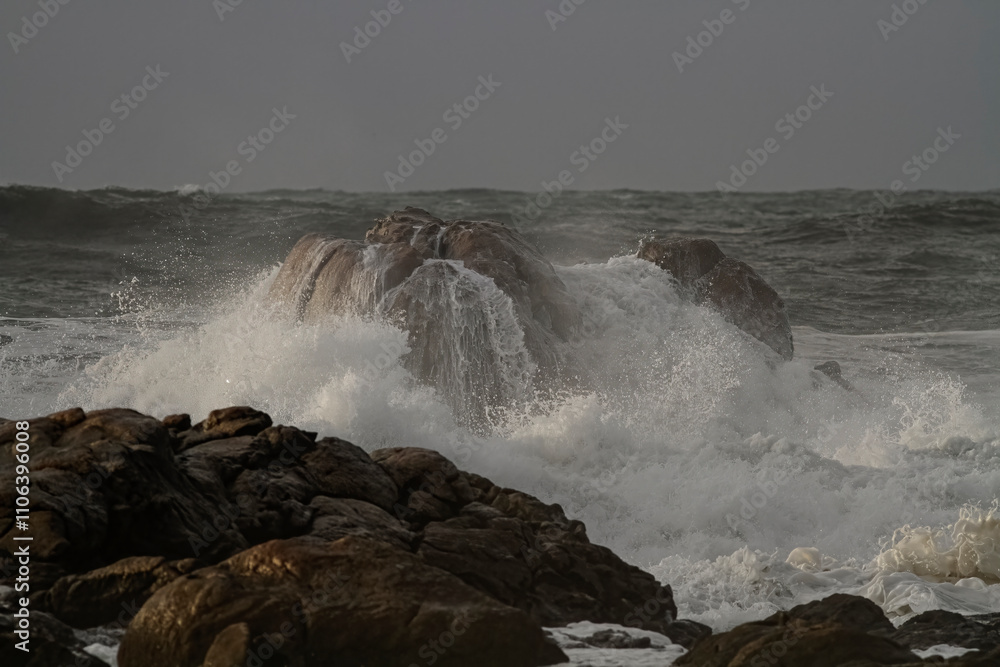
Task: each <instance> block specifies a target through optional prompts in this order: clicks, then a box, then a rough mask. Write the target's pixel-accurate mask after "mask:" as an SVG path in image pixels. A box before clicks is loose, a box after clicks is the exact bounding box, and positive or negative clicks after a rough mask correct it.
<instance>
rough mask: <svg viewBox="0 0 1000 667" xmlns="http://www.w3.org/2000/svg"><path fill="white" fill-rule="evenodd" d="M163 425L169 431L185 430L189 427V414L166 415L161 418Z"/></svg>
mask: <svg viewBox="0 0 1000 667" xmlns="http://www.w3.org/2000/svg"><path fill="white" fill-rule="evenodd" d="M163 425H164V426H166V427H167V429H168V430H170V431H186V430H188V429H189V428H191V415H189V414H177V415H167V416H166V417H164V418H163Z"/></svg>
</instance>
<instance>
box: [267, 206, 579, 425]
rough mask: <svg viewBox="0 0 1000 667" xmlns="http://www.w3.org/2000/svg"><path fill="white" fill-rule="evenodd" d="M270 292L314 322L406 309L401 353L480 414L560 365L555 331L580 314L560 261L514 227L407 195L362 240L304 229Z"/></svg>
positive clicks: (465, 416)
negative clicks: (445, 214)
mask: <svg viewBox="0 0 1000 667" xmlns="http://www.w3.org/2000/svg"><path fill="white" fill-rule="evenodd" d="M269 300H270V301H271V302H272V303H274V304H277V305H278V306H279V307H280V308H282V309H284V310H285V311H286V312H290V313H293V314H294V315H295V316H296V317H298V318H299V319H303V320H305V321H309V322H318V321H322V320H323V319H324V318H326V317H328V316H330V315H331V314H335V313H359V314H363V315H371V314H382V315H387V316H391V317H398V318H402V320H403V324H404V325H405V327H406V329H407V330H408V332H409V334H410V338H409V345H410V348H411V349H410V350H409V352H408V353H407V354H405V356H404V363H406V364H407V367H408V368H409V369H410V370H411V372H413V373H414V374H415V375H416V376H417V377H419V378H421V379H422V380H423V381H425V382H428V383H430V384H432V385H434V386H436V387H437V388H438V389H439V390H441V392H442V394H443V395H444V396H445V397H446V398H448V399H449V400H451V401H452V403H453V405H452V407H453V408H454V410H455V412H456V415H457V416H458V417H459V419H460V420H462V421H463V422H464V423H468V424H472V425H476V424H480V423H483V422H485V421H488V420H487V416H488V413H489V411H490V410H496V409H502V408H504V407H510V406H512V405H515V404H516V402H517V401H518V400H522V399H523V396H525V395H528V394H530V391H529V390H530V388H531V384H532V382H533V381H535V380H539V381H543V382H544V381H549V380H551V379H552V378H555V377H557V375H558V373H557V371H558V369H559V368H561V366H562V365H563V358H562V354H563V353H562V351H561V350H560V347H559V343H560V342H562V341H566V340H567V339H568V337H569V334H570V332H571V331H573V330H574V329H575V328H576V327H578V325H579V323H580V316H579V313H578V310H577V306H576V303H575V301H574V300H573V298H572V297H571V296H570V295H569V293H568V292H567V290H566V287H565V285H564V284H563V282H562V281H561V280H560V279H559V277H558V276H557V275H556V273H555V270H554V269H553V267H552V265H551V264H550V263H549V262H548V261H547V260H546V259H545V258H544V257H542V255H541V254H540V253H539V252H538V251H537V250H535V249H534V248H533V247H531V245H530V244H528V243H527V241H525V240H524V238H523V237H521V235H520V234H518V233H517V232H516V231H515V230H513V229H511V228H509V227H506V226H504V225H502V224H500V223H497V222H489V221H464V220H452V221H447V222H446V221H443V220H441V219H439V218H436V217H434V216H433V215H431V214H430V213H428V212H426V211H423V210H421V209H416V208H411V207H408V208H406V209H405V210H403V211H396V212H394V213H392V214H391V215H389V216H388V217H387V218H384V219H382V220H379V221H377V222H376V224H375V225H374V226H373V227H372V228H371V229H369V230H368V232H367V234H366V235H365V241H364V242H360V241H348V240H344V239H337V238H332V237H327V236H322V235H318V234H309V235H306V236H305V237H303V238H302V239H301V240H300V241H299V242H298V243H297V244H296V245H295V247H294V248H293V249H292V251H291V252H290V253H289V255H288V257H287V259H286V260H285V262H284V264H283V265H282V267H281V270H280V271H279V273H278V275H277V276H276V277H275V280H274V283H273V285H272V288H271V290H270V293H269ZM498 330H499V333H498ZM522 344H523V345H522ZM400 351H401V352H402V350H400ZM536 373H537V374H538V376H537V377H536Z"/></svg>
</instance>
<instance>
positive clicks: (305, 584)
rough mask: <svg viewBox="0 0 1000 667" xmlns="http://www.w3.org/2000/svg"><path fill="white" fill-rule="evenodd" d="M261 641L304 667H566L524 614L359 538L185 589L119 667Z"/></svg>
mask: <svg viewBox="0 0 1000 667" xmlns="http://www.w3.org/2000/svg"><path fill="white" fill-rule="evenodd" d="M234 624H243V625H245V628H242V627H237V628H235V629H234V628H232V626H233V625H234ZM248 637H249V638H251V639H250V642H248V641H247V638H248ZM255 641H256V643H257V645H258V646H260V647H263V646H268V647H269V648H270V649H271V650H272V654H273V655H276V656H280V661H279V662H278V664H282V663H284V664H288V663H292V664H297V665H301V666H303V667H309V666H310V665H317V666H319V665H329V664H338V665H358V666H360V665H364V664H377V665H385V666H387V667H391V666H393V665H400V666H408V665H410V664H413V663H424V662H426V661H427V660H428V656H430V655H433V656H434V658H435V660H434V662H435V664H437V665H440V666H442V667H447V666H448V665H468V664H476V665H486V666H489V665H496V666H501V665H512V666H514V665H516V666H519V667H520V666H524V665H541V664H552V663H553V662H555V661H560V660H565V656H563V655H561V651H558V649H553V648H552V647H551V646H547V645H546V640H545V637H544V635H543V633H542V630H541V628H539V627H538V626H537V625H535V624H534V623H533V622H532V621H531V619H529V618H528V616H527V615H526V614H524V613H523V612H521V611H519V610H517V609H513V608H511V607H508V606H506V605H503V604H500V603H499V602H497V601H495V600H493V599H492V598H490V597H488V596H486V595H483V594H482V593H480V592H478V591H476V590H475V589H473V588H471V587H469V586H468V585H466V584H464V583H462V581H460V580H459V579H458V578H457V577H454V576H453V575H450V574H447V573H445V572H443V571H441V570H439V569H437V568H435V567H431V566H429V565H427V564H425V563H424V562H423V561H422V560H421V559H419V558H418V557H417V556H414V555H413V554H411V553H408V552H405V551H402V550H399V549H396V548H393V547H391V546H388V545H386V544H383V543H381V542H375V541H371V540H365V539H362V538H355V537H347V538H343V539H341V540H338V541H336V542H323V541H321V540H314V539H311V538H296V539H292V540H284V541H275V542H268V543H266V544H263V545H260V546H257V547H253V548H251V549H249V550H247V551H245V552H243V553H241V554H239V555H237V556H235V557H233V558H231V559H229V560H227V561H225V562H223V563H220V564H219V565H218V566H215V567H212V568H207V569H205V570H201V571H199V572H196V573H195V574H194V575H192V576H189V577H184V578H181V579H178V580H175V581H174V582H173V583H171V584H169V585H167V586H166V587H165V588H163V589H161V590H160V591H159V592H157V593H156V594H155V595H154V596H153V598H152V599H150V601H149V602H148V603H147V604H146V605H145V606H144V607H143V609H142V610H141V611H140V612H139V615H138V616H137V617H136V618H135V620H134V621H133V622H132V624H131V625H130V626H129V629H128V631H127V632H126V634H125V637H124V640H123V641H122V645H121V649H120V650H119V653H118V660H119V664H120V665H121V667H133V666H140V665H141V666H143V667H158V666H160V665H162V666H163V667H187V666H191V667H194V666H197V665H201V664H202V662H203V661H204V660H205V658H206V655H207V654H208V653H209V651H210V650H211V651H212V652H213V660H216V659H217V658H216V657H215V656H216V655H220V654H225V655H228V656H232V655H234V653H238V651H239V649H240V648H242V647H244V646H247V645H248V643H253V642H255ZM233 647H235V648H233Z"/></svg>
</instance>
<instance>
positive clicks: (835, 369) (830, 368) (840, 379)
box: [813, 361, 854, 391]
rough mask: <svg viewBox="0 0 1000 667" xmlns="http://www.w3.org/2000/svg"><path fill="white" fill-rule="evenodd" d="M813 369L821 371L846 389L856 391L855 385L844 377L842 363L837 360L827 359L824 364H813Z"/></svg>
mask: <svg viewBox="0 0 1000 667" xmlns="http://www.w3.org/2000/svg"><path fill="white" fill-rule="evenodd" d="M813 370H814V371H819V372H820V373H822V374H823V375H825V376H827V377H828V378H830V379H831V380H833V381H834V382H836V383H837V384H839V385H840V386H841V387H843V388H844V389H846V390H848V391H854V387H852V386H851V383H850V382H848V381H847V380H845V379H844V375H843V373H842V372H841V370H840V364H838V363H837V362H836V361H826V362H823V363H822V364H817V365H815V366H813Z"/></svg>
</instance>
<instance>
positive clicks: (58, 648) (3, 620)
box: [0, 606, 93, 667]
mask: <svg viewBox="0 0 1000 667" xmlns="http://www.w3.org/2000/svg"><path fill="white" fill-rule="evenodd" d="M17 621H18V619H17V618H15V617H14V610H12V609H8V608H5V607H4V606H0V665H3V666H4V667H53V666H54V665H90V664H91V663H92V661H93V658H91V657H90V656H89V655H87V654H86V653H84V651H83V643H82V642H81V641H80V640H78V639H77V638H76V636H75V635H74V634H73V629H72V628H70V627H69V626H67V625H66V624H64V623H62V622H60V621H59V619H57V618H55V617H54V616H52V615H50V614H46V613H45V612H41V611H32V612H31V616H30V619H29V621H30V626H29V627H30V632H31V634H30V636H29V639H28V644H27V645H26V648H27V649H28V651H22V650H20V649H19V648H17V644H18V643H19V642H22V641H23V639H22V637H20V636H19V635H16V634H15V630H16V629H17Z"/></svg>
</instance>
